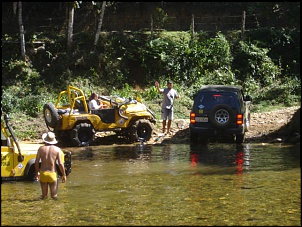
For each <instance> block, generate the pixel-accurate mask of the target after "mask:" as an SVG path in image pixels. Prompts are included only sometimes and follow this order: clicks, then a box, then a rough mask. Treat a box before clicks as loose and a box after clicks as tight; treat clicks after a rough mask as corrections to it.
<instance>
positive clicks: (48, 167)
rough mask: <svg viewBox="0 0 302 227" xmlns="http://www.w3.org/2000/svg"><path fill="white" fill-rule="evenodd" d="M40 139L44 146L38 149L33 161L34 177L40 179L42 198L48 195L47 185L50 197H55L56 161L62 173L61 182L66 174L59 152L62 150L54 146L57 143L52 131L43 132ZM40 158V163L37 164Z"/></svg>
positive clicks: (56, 192) (56, 183) (56, 184)
mask: <svg viewBox="0 0 302 227" xmlns="http://www.w3.org/2000/svg"><path fill="white" fill-rule="evenodd" d="M42 139H43V141H44V142H45V145H44V146H41V147H40V148H39V149H38V152H37V155H36V161H35V171H36V179H37V180H40V185H41V190H42V196H41V198H42V199H44V198H45V197H47V195H48V187H49V189H50V194H51V198H53V199H56V198H57V196H58V174H57V171H56V161H58V165H59V168H60V171H61V173H62V183H65V182H66V174H65V168H64V164H63V161H62V159H61V154H62V153H63V151H62V150H61V149H60V148H59V147H57V146H55V145H54V144H56V143H57V140H56V138H55V134H54V133H53V132H48V133H44V134H43V135H42ZM40 160H41V165H40V164H39V162H40Z"/></svg>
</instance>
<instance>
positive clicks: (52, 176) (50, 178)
mask: <svg viewBox="0 0 302 227" xmlns="http://www.w3.org/2000/svg"><path fill="white" fill-rule="evenodd" d="M56 180H57V173H56V172H50V171H40V182H45V183H52V182H54V181H56Z"/></svg>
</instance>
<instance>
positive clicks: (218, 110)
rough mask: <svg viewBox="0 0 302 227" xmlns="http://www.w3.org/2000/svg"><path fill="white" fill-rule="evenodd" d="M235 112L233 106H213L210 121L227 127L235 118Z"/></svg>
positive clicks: (220, 126)
mask: <svg viewBox="0 0 302 227" xmlns="http://www.w3.org/2000/svg"><path fill="white" fill-rule="evenodd" d="M234 117H235V113H234V110H233V109H232V107H230V106H228V105H225V104H219V105H216V106H214V107H213V108H212V110H211V111H210V115H209V120H210V122H211V123H212V124H213V125H214V126H215V127H218V128H225V127H227V126H228V125H230V124H231V122H232V121H233V120H234Z"/></svg>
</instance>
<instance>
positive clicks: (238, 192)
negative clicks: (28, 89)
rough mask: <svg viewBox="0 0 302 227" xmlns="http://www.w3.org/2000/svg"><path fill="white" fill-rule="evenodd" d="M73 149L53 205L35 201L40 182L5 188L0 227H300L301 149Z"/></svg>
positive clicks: (198, 146) (251, 146)
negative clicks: (108, 226) (107, 226)
mask: <svg viewBox="0 0 302 227" xmlns="http://www.w3.org/2000/svg"><path fill="white" fill-rule="evenodd" d="M70 149H75V150H73V170H72V173H71V174H70V175H69V176H68V178H67V182H66V183H65V184H59V200H58V201H52V200H45V201H40V200H37V198H39V195H40V186H39V184H38V183H37V182H32V183H31V182H13V183H8V184H6V183H4V184H2V186H1V225H29V224H30V225H60V226H64V225H65V226H66V225H68V226H91V225H138V226H142V225H161V226H162V225H169V226H171V225H172V226H173V225H190V226H192V225H199V226H204V225H223V226H230V225H240V226H242V225H249V226H251V225H259V226H260V225H261V226H263V225H300V224H301V208H300V207H301V206H300V205H301V202H300V201H301V172H300V159H297V157H299V154H297V153H299V152H300V149H299V147H287V146H283V145H266V146H264V145H261V144H243V145H240V146H238V145H234V144H224V143H213V144H211V143H209V144H207V145H202V144H166V145H150V144H144V143H138V144H134V145H113V146H112V145H110V146H90V147H81V148H70ZM12 211H14V212H12ZM45 215H46V216H45ZM21 217H22V218H21ZM45 217H47V218H45Z"/></svg>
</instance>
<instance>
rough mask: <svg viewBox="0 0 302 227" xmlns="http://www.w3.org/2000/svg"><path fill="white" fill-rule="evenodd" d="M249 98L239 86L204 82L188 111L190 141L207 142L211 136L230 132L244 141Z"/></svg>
mask: <svg viewBox="0 0 302 227" xmlns="http://www.w3.org/2000/svg"><path fill="white" fill-rule="evenodd" d="M251 101H252V99H251V97H250V96H249V95H246V96H245V95H244V92H243V89H242V87H240V86H229V85H206V86H202V87H201V89H200V90H199V91H198V92H197V94H195V95H194V103H193V108H192V110H191V112H190V125H189V128H190V141H191V142H198V141H201V142H207V140H208V138H209V137H212V136H224V135H225V136H226V135H231V136H233V138H235V142H236V144H241V143H243V142H244V136H245V132H247V131H248V130H249V127H250V118H251V114H250V106H251Z"/></svg>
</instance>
